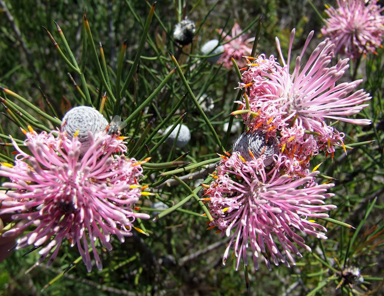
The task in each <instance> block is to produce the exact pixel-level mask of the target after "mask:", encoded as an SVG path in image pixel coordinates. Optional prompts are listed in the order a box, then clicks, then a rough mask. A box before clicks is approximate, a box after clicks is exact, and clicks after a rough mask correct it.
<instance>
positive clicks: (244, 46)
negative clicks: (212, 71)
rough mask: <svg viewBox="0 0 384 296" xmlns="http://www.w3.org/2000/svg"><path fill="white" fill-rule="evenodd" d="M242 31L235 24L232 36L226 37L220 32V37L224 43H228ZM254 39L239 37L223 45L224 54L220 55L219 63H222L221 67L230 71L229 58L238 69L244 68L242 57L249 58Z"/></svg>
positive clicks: (231, 65)
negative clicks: (234, 62)
mask: <svg viewBox="0 0 384 296" xmlns="http://www.w3.org/2000/svg"><path fill="white" fill-rule="evenodd" d="M241 32H242V30H241V28H240V26H239V24H237V23H235V24H234V26H233V28H232V32H231V34H232V36H231V35H227V34H226V33H225V32H223V30H220V34H221V36H222V37H224V36H225V38H224V41H229V40H231V39H232V38H234V37H236V36H237V35H239V34H241ZM254 39H255V38H248V37H247V36H246V35H240V36H239V37H237V38H235V39H233V40H232V41H230V42H228V43H226V44H224V52H223V54H222V55H221V58H220V60H219V63H223V66H224V67H225V68H226V69H231V68H232V67H233V63H232V61H231V58H233V59H234V60H235V61H236V63H237V65H238V66H239V67H243V66H245V62H244V59H243V57H244V56H249V55H250V54H251V51H252V47H251V45H250V44H251V43H252V42H253V41H254Z"/></svg>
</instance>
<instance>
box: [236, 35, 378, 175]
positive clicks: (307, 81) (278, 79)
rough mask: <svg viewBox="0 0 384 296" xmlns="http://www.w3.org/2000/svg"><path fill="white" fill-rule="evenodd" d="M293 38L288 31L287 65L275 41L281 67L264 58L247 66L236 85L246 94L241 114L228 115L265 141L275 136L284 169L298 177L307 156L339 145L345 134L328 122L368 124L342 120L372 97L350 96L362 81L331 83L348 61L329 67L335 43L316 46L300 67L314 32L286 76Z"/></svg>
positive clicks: (334, 81) (237, 112) (328, 41)
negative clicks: (264, 135)
mask: <svg viewBox="0 0 384 296" xmlns="http://www.w3.org/2000/svg"><path fill="white" fill-rule="evenodd" d="M294 35H295V30H292V33H291V38H290V44H289V50H288V60H287V62H285V59H284V57H283V55H282V52H281V47H280V44H279V40H278V39H277V38H276V43H277V49H278V52H279V54H280V58H281V60H282V61H283V64H282V65H280V64H279V63H278V62H277V61H276V60H275V57H274V56H271V57H270V58H268V59H267V58H266V56H265V55H264V54H261V55H259V56H258V57H257V58H256V59H254V60H252V61H250V62H249V64H248V65H249V67H248V68H247V69H246V70H245V71H244V72H243V74H242V80H243V81H242V82H241V83H240V88H246V90H247V93H248V95H247V94H245V95H244V100H243V101H242V102H240V104H241V105H242V106H241V109H242V110H240V111H236V112H234V113H233V114H242V116H243V119H244V121H245V123H246V125H248V127H249V128H250V129H251V130H252V131H256V130H261V131H264V132H265V133H267V135H268V137H269V136H271V137H277V136H278V137H279V140H280V144H281V147H282V152H284V151H285V152H284V153H285V157H286V161H287V162H286V164H287V169H288V170H289V171H293V172H299V173H300V172H301V171H302V170H303V169H305V167H306V166H307V165H308V157H311V156H313V155H316V154H317V153H319V151H320V150H324V151H326V152H327V153H333V152H334V151H335V148H334V146H338V145H343V137H344V135H343V134H342V133H339V132H338V131H337V130H335V129H334V128H333V127H331V126H330V125H329V124H328V121H329V120H340V121H344V122H350V123H354V124H370V123H371V122H370V120H366V119H353V118H347V117H346V116H349V115H355V114H357V113H359V112H360V111H361V109H363V108H365V107H366V106H368V104H362V103H364V102H366V101H368V100H370V99H371V97H370V96H369V94H367V93H365V92H364V91H363V90H358V91H356V92H353V91H354V90H355V88H356V87H357V86H358V85H359V84H360V83H361V82H362V80H356V81H353V82H344V83H340V84H338V85H337V84H336V82H337V81H338V80H339V79H340V78H341V77H342V76H343V74H344V72H345V71H346V70H347V69H348V59H343V60H340V61H338V63H337V64H336V65H334V66H330V63H331V60H332V58H333V49H334V45H333V43H332V42H331V41H330V40H329V39H326V40H325V41H323V42H321V43H320V44H319V45H318V46H317V47H316V49H315V50H314V51H313V53H312V54H311V56H310V57H309V59H308V61H307V62H306V63H305V64H303V65H302V57H303V55H304V52H305V50H306V48H307V46H308V44H309V42H310V40H311V38H312V36H313V31H312V32H311V33H310V34H309V36H308V38H307V41H306V43H305V45H304V48H303V50H302V52H301V54H300V55H299V56H298V57H297V58H296V66H295V68H294V70H293V73H292V74H291V73H290V72H289V64H290V61H291V50H292V43H293V39H294Z"/></svg>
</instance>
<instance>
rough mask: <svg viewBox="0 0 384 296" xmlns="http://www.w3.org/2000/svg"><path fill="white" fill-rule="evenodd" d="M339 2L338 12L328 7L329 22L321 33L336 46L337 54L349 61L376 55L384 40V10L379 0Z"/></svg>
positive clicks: (327, 21) (343, 0)
mask: <svg viewBox="0 0 384 296" xmlns="http://www.w3.org/2000/svg"><path fill="white" fill-rule="evenodd" d="M366 2H367V1H364V0H338V1H337V4H338V6H339V7H338V8H337V9H335V8H333V7H329V8H328V9H327V10H326V11H325V12H326V13H327V14H328V16H329V18H328V19H326V20H325V22H326V24H325V26H324V27H323V28H322V29H321V33H322V34H323V35H324V36H326V37H328V36H329V38H330V39H331V41H332V42H333V43H334V44H335V45H336V46H335V48H334V52H335V53H336V54H343V55H346V56H347V57H349V58H359V57H360V56H361V55H362V54H366V53H369V52H375V49H376V48H377V47H378V46H380V45H381V42H382V40H383V36H384V16H382V15H381V14H380V13H381V11H382V10H383V8H381V7H380V6H379V5H377V4H376V3H377V1H376V0H371V1H369V2H368V3H367V4H366Z"/></svg>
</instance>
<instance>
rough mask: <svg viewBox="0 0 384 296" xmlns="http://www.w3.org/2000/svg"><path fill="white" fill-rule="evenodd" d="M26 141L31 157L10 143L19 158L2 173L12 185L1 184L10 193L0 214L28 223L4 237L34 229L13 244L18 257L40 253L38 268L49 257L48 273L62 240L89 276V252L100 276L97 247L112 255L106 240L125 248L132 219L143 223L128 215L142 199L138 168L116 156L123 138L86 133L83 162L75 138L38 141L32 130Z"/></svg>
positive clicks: (45, 136)
mask: <svg viewBox="0 0 384 296" xmlns="http://www.w3.org/2000/svg"><path fill="white" fill-rule="evenodd" d="M26 136H27V139H26V140H25V145H26V146H27V147H28V149H29V151H30V152H31V155H29V154H27V153H25V152H23V151H22V150H21V149H20V148H19V147H18V146H17V144H16V142H15V141H13V145H14V146H15V148H16V150H17V151H18V154H17V155H16V158H15V165H14V166H13V167H12V166H11V165H9V166H5V165H2V166H1V167H0V176H3V177H8V178H10V180H11V182H7V183H4V184H3V186H4V187H6V188H9V191H8V192H7V193H6V194H3V195H1V196H0V201H2V208H1V209H0V214H5V213H14V215H13V216H12V218H13V219H14V220H21V219H25V220H26V221H27V223H26V224H25V225H24V226H22V227H20V228H16V229H12V230H9V231H8V232H6V233H4V234H3V235H4V236H5V237H6V236H9V235H12V233H14V232H15V231H20V230H25V229H26V228H27V227H29V226H30V225H32V224H33V225H36V226H37V227H36V228H35V229H34V230H33V231H31V232H29V233H28V234H26V235H25V236H23V237H22V238H20V239H19V240H18V241H17V247H16V248H17V249H21V248H25V247H28V246H33V247H34V248H40V247H41V249H40V251H39V254H40V256H41V257H40V259H39V261H38V263H41V262H42V261H43V260H44V259H45V258H46V257H47V256H48V255H49V254H50V253H52V255H51V257H50V260H49V262H48V265H50V264H51V263H52V262H53V260H54V259H55V257H56V256H57V254H58V251H59V248H60V245H61V244H62V242H63V240H64V239H68V240H69V241H70V243H71V246H74V245H75V244H76V245H77V248H78V250H79V253H80V254H81V256H82V258H83V261H84V263H85V265H86V267H87V270H88V272H90V271H91V269H92V263H91V258H90V253H89V248H90V247H91V248H92V252H93V256H94V258H95V261H96V266H97V267H98V269H102V263H101V260H100V257H99V255H98V253H97V250H96V244H97V242H96V241H97V239H99V241H100V242H101V244H102V245H103V246H104V247H105V248H107V249H108V250H111V249H112V245H111V243H110V237H111V235H116V236H117V237H118V238H119V240H120V241H121V242H124V237H125V236H131V235H132V233H131V230H132V227H133V222H134V221H135V219H136V218H144V219H148V218H149V216H148V215H146V214H139V213H135V212H134V211H133V205H134V204H135V203H136V202H137V201H138V200H139V197H140V195H141V189H140V187H141V186H139V185H137V178H138V177H140V176H141V173H142V168H141V166H140V162H137V161H136V160H135V159H127V158H126V157H125V156H124V155H122V152H126V146H125V145H124V144H123V140H122V138H120V137H116V136H113V135H108V134H107V133H106V132H104V131H103V132H98V133H96V134H92V133H91V132H89V133H88V136H89V137H88V141H89V148H88V150H87V152H86V153H85V154H84V155H82V156H81V155H80V149H81V145H82V144H81V142H80V141H79V139H78V137H77V135H74V136H73V137H68V136H67V134H66V133H65V132H59V131H52V132H51V133H46V132H42V133H40V134H37V133H36V132H35V131H33V130H32V129H30V132H28V133H26ZM118 153H119V154H118Z"/></svg>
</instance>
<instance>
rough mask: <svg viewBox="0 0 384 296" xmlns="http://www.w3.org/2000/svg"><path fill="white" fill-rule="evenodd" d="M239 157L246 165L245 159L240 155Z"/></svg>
mask: <svg viewBox="0 0 384 296" xmlns="http://www.w3.org/2000/svg"><path fill="white" fill-rule="evenodd" d="M239 157H240V159H241V160H242V161H243V162H244V163H247V162H246V161H245V159H244V158H243V157H242V156H241V155H239Z"/></svg>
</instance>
